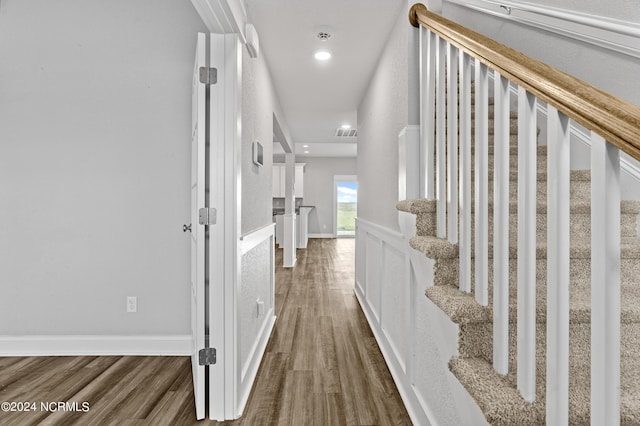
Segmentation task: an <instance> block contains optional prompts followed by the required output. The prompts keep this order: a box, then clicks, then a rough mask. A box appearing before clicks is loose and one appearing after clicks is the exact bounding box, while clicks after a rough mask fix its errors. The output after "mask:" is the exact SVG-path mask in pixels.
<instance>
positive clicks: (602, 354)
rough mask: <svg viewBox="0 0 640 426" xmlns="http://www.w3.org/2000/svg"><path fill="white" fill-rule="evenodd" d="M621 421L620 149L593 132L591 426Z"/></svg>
mask: <svg viewBox="0 0 640 426" xmlns="http://www.w3.org/2000/svg"><path fill="white" fill-rule="evenodd" d="M619 423H620V151H619V150H618V149H617V148H616V147H614V146H613V145H610V144H609V143H607V142H606V141H605V140H604V139H603V138H602V137H600V136H598V135H596V134H594V133H592V134H591V424H592V425H617V424H619Z"/></svg>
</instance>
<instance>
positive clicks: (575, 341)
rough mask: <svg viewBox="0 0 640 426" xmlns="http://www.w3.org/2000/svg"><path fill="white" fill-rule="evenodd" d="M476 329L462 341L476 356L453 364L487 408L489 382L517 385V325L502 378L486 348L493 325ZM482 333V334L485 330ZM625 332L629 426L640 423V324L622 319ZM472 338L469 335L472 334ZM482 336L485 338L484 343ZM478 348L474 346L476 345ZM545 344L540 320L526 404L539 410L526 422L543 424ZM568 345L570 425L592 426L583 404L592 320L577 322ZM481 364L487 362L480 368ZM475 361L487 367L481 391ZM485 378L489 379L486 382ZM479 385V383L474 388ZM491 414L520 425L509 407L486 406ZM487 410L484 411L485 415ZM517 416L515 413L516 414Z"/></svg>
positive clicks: (515, 398)
mask: <svg viewBox="0 0 640 426" xmlns="http://www.w3.org/2000/svg"><path fill="white" fill-rule="evenodd" d="M474 332H476V333H477V336H478V338H477V339H476V340H475V341H474V342H463V343H462V346H464V347H465V350H466V349H468V350H470V351H473V352H474V353H476V354H477V356H473V357H463V356H461V357H460V358H458V359H455V360H452V361H451V362H450V367H451V370H452V372H453V373H454V374H455V375H456V377H458V379H459V380H460V381H461V382H462V383H463V385H465V387H467V389H468V390H469V391H470V393H471V394H472V396H473V397H474V398H475V399H476V401H477V402H478V403H479V405H480V406H481V407H482V406H485V407H491V403H492V401H494V400H493V399H492V398H491V395H490V393H491V392H492V391H491V390H489V389H487V388H488V387H491V384H492V383H491V382H492V381H493V382H495V383H504V381H507V382H508V383H510V384H511V386H510V387H512V388H513V389H516V387H517V377H516V371H517V365H516V362H517V357H516V341H517V327H515V326H513V327H510V330H509V341H510V344H509V349H510V354H509V374H508V375H507V376H500V375H499V374H497V373H496V372H495V371H493V370H491V364H492V350H493V349H492V348H491V347H488V346H489V345H490V344H491V338H490V336H492V334H491V332H492V331H491V329H490V328H485V329H484V330H481V329H480V328H477V329H476V330H474ZM483 333H484V334H483ZM621 333H623V335H626V336H629V339H622V341H621V353H623V354H626V355H624V356H622V357H621V370H622V371H625V374H623V375H621V383H620V384H621V386H620V387H621V407H622V410H621V411H622V412H621V424H622V425H625V426H629V425H638V424H640V411H639V410H638V407H637V401H638V400H639V399H640V394H638V390H637V386H636V383H638V382H639V381H640V339H639V338H638V336H640V325H639V324H637V323H623V324H621ZM468 335H469V336H471V334H468ZM480 336H482V337H484V338H485V340H484V341H481V340H480ZM474 344H475V345H476V347H472V346H473V345H474ZM545 346H546V327H545V324H542V323H539V324H538V325H537V333H536V349H537V352H536V371H537V374H536V402H535V403H534V404H529V405H528V408H534V409H535V410H536V412H537V414H536V416H535V417H534V418H536V419H537V421H534V422H532V423H529V422H531V421H532V420H531V419H529V420H523V421H525V422H527V423H525V424H540V425H542V424H544V417H545V413H544V410H545V407H544V401H545V397H546V382H545V380H546V353H545V351H544V348H545ZM569 346H570V353H571V354H572V356H571V358H570V361H569V363H570V366H569V370H570V376H569V380H570V381H569V411H570V415H571V417H570V424H571V425H589V424H590V409H589V408H590V407H589V404H585V401H589V399H590V395H589V387H588V386H585V384H588V383H589V377H590V324H576V325H572V326H571V328H570V330H569ZM480 363H482V364H484V366H482V367H480ZM469 365H473V366H474V367H475V368H477V367H480V368H481V369H487V370H485V371H483V375H482V377H483V379H485V383H484V387H485V388H484V389H482V390H481V389H478V388H477V387H478V386H477V385H478V384H477V383H474V382H475V381H476V380H477V375H475V374H470V372H469V371H468V370H466V367H467V366H469ZM486 379H489V381H488V382H487V381H486ZM474 385H475V386H474ZM510 399H511V401H512V402H514V403H515V404H520V403H522V402H524V401H523V400H522V398H521V397H520V396H519V395H518V394H515V395H511V396H510ZM487 411H488V412H489V413H490V415H489V416H487V417H488V420H489V421H490V423H492V424H505V425H509V424H518V423H516V422H515V421H514V420H515V419H514V418H513V415H514V414H515V413H511V411H510V408H509V407H508V406H501V407H500V406H499V407H496V406H493V407H492V408H489V409H488V410H487ZM487 411H485V414H487ZM516 415H517V414H516ZM490 416H492V418H491V419H490Z"/></svg>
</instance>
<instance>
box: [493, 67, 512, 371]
mask: <svg viewBox="0 0 640 426" xmlns="http://www.w3.org/2000/svg"><path fill="white" fill-rule="evenodd" d="M493 86H494V113H493V118H494V126H495V130H494V132H493V194H494V195H493V368H494V369H495V370H496V371H497V372H498V373H500V374H503V375H506V374H507V373H508V372H509V154H510V148H511V138H510V130H509V129H510V124H511V122H510V111H509V80H507V79H506V78H504V77H502V76H501V75H500V73H499V72H497V71H495V72H494V79H493Z"/></svg>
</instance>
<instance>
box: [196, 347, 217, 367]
mask: <svg viewBox="0 0 640 426" xmlns="http://www.w3.org/2000/svg"><path fill="white" fill-rule="evenodd" d="M215 363H216V348H203V349H200V350H199V351H198V364H200V365H213V364H215Z"/></svg>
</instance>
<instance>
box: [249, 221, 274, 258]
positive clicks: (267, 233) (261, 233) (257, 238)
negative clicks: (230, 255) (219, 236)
mask: <svg viewBox="0 0 640 426" xmlns="http://www.w3.org/2000/svg"><path fill="white" fill-rule="evenodd" d="M274 235H275V223H270V224H268V225H266V226H264V227H262V228H258V229H256V230H254V231H251V232H248V233H246V234H245V235H243V236H242V237H240V254H242V255H244V254H246V253H248V252H249V251H251V250H253V249H254V248H255V247H256V246H257V245H258V244H260V243H261V242H263V241H264V240H266V239H268V238H270V237H273V236H274Z"/></svg>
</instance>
